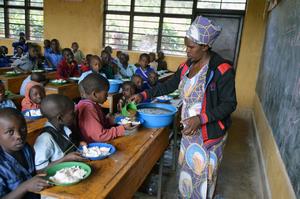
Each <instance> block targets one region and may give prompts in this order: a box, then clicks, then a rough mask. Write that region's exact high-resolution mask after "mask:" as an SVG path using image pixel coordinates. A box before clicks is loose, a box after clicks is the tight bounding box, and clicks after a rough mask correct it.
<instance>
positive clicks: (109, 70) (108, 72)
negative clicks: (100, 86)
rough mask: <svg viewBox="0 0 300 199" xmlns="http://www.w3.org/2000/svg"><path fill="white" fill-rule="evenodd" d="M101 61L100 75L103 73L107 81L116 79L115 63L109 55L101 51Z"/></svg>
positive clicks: (116, 67) (116, 68)
mask: <svg viewBox="0 0 300 199" xmlns="http://www.w3.org/2000/svg"><path fill="white" fill-rule="evenodd" d="M101 61H102V64H103V66H102V68H101V70H100V72H101V73H104V74H105V76H106V77H107V79H115V77H118V76H119V74H118V70H119V68H118V66H117V64H116V63H114V62H113V60H112V57H111V55H110V53H108V52H107V51H105V50H103V51H102V52H101Z"/></svg>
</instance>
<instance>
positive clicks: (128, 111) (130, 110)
mask: <svg viewBox="0 0 300 199" xmlns="http://www.w3.org/2000/svg"><path fill="white" fill-rule="evenodd" d="M136 110H137V106H136V104H135V103H128V104H126V105H125V106H124V107H123V108H122V111H121V114H122V115H123V116H125V117H133V116H135V115H136Z"/></svg>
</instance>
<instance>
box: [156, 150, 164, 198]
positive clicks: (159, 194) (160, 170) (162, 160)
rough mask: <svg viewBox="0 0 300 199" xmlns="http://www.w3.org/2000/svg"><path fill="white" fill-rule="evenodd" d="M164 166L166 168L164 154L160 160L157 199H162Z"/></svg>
mask: <svg viewBox="0 0 300 199" xmlns="http://www.w3.org/2000/svg"><path fill="white" fill-rule="evenodd" d="M163 166H164V154H163V155H162V157H161V158H160V160H159V173H158V189H157V197H156V198H157V199H161V190H162V187H161V186H162V175H163Z"/></svg>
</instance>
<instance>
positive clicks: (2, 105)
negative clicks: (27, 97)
mask: <svg viewBox="0 0 300 199" xmlns="http://www.w3.org/2000/svg"><path fill="white" fill-rule="evenodd" d="M9 107H10V108H16V105H15V104H14V103H13V101H11V100H10V99H5V100H3V101H2V102H0V108H9Z"/></svg>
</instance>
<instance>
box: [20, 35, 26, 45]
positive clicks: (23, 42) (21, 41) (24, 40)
mask: <svg viewBox="0 0 300 199" xmlns="http://www.w3.org/2000/svg"><path fill="white" fill-rule="evenodd" d="M19 42H20V43H21V44H25V43H26V39H25V36H24V37H20V39H19Z"/></svg>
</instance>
